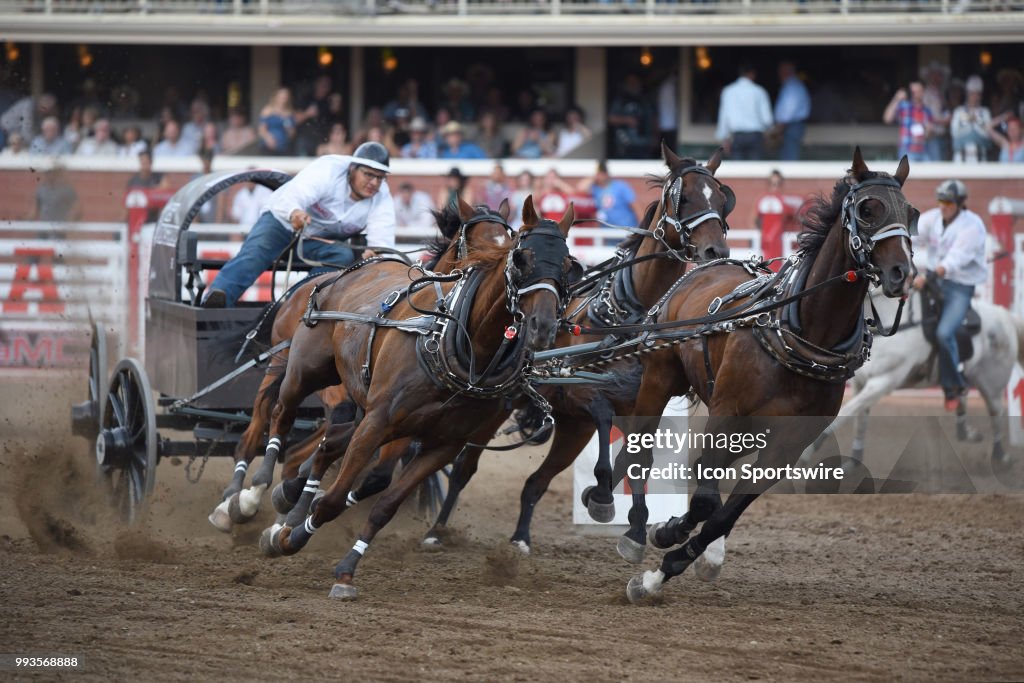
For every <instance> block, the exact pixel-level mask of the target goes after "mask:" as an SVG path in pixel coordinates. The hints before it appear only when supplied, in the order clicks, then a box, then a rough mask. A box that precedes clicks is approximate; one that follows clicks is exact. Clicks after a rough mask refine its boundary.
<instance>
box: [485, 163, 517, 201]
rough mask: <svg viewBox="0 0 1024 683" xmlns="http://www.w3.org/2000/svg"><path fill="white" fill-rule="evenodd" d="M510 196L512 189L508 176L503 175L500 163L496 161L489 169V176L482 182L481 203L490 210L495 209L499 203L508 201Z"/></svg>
mask: <svg viewBox="0 0 1024 683" xmlns="http://www.w3.org/2000/svg"><path fill="white" fill-rule="evenodd" d="M511 195H512V188H511V186H510V185H509V182H508V176H506V175H505V169H504V168H503V167H502V165H501V162H500V161H497V162H495V163H494V168H492V169H491V175H490V176H489V177H488V178H487V180H485V181H484V191H483V202H484V204H486V205H487V206H489V207H491V208H492V209H497V208H498V207H499V206H501V202H502V201H503V200H505V199H509V198H510V197H511Z"/></svg>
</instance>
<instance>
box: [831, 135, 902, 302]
mask: <svg viewBox="0 0 1024 683" xmlns="http://www.w3.org/2000/svg"><path fill="white" fill-rule="evenodd" d="M909 174H910V163H909V162H908V161H907V157H906V156H904V157H903V158H902V159H901V160H900V163H899V166H898V167H897V168H896V173H895V174H893V175H889V174H888V173H881V172H872V171H869V170H868V167H867V164H865V163H864V158H863V157H862V156H861V153H860V148H859V147H858V148H857V149H856V150H855V151H854V154H853V165H852V167H851V168H850V173H849V175H848V176H847V181H846V182H847V184H848V185H849V186H850V188H849V190H848V191H847V193H846V197H845V198H844V199H843V208H842V212H843V213H842V221H843V227H844V228H845V230H846V232H847V233H848V237H847V241H846V248H847V252H848V254H849V255H850V257H851V258H852V259H853V261H854V262H855V263H856V264H857V266H858V267H860V268H867V269H868V271H869V273H870V274H871V277H872V278H873V279H874V280H876V281H877V282H878V283H879V284H881V286H882V292H883V293H884V294H885V295H886V296H888V297H893V298H895V297H903V296H906V295H907V293H908V291H909V287H910V280H911V277H912V275H913V272H914V264H913V248H912V247H911V242H910V238H911V235H914V234H916V233H917V218H918V215H919V212H918V210H917V209H915V208H914V207H913V205H912V204H911V203H910V202H909V201H907V198H906V197H905V196H904V195H903V183H904V182H906V180H907V176H908V175H909Z"/></svg>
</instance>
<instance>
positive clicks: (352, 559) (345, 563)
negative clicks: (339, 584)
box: [334, 550, 363, 579]
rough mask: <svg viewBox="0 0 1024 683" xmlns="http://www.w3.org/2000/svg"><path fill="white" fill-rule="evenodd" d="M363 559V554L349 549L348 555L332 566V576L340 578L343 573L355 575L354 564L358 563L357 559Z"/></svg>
mask: <svg viewBox="0 0 1024 683" xmlns="http://www.w3.org/2000/svg"><path fill="white" fill-rule="evenodd" d="M361 559H363V556H362V555H361V554H359V553H357V552H356V551H355V550H349V551H348V555H346V556H345V557H344V558H342V560H341V562H339V563H338V566H336V567H335V568H334V578H336V579H340V578H341V577H342V576H344V575H345V574H348V575H349V576H355V575H356V566H357V565H358V564H359V560H361Z"/></svg>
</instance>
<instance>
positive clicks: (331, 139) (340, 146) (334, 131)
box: [316, 123, 354, 157]
mask: <svg viewBox="0 0 1024 683" xmlns="http://www.w3.org/2000/svg"><path fill="white" fill-rule="evenodd" d="M353 149H354V148H353V147H352V143H351V142H349V141H348V128H346V127H345V124H344V123H335V124H334V125H332V126H331V132H330V134H329V135H328V136H327V142H325V143H323V144H322V145H320V146H318V147H317V148H316V155H317V156H318V157H322V156H323V155H325V154H345V155H349V154H352V150H353Z"/></svg>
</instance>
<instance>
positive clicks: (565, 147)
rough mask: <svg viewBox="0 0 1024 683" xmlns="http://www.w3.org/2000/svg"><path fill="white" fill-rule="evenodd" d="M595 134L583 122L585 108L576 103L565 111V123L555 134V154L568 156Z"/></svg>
mask: <svg viewBox="0 0 1024 683" xmlns="http://www.w3.org/2000/svg"><path fill="white" fill-rule="evenodd" d="M593 136H594V134H593V133H592V132H590V129H589V128H587V127H586V126H585V125H584V124H583V110H582V109H580V108H579V107H577V106H576V105H573V106H571V107H569V108H568V109H567V110H566V112H565V125H564V126H562V127H561V128H560V129H559V130H558V134H557V135H556V136H555V156H556V157H564V156H567V155H568V154H569V153H570V152H572V151H573V150H574V149H576V148H577V147H579V146H580V145H582V144H583V143H585V142H587V141H588V140H590V138H592V137H593Z"/></svg>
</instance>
